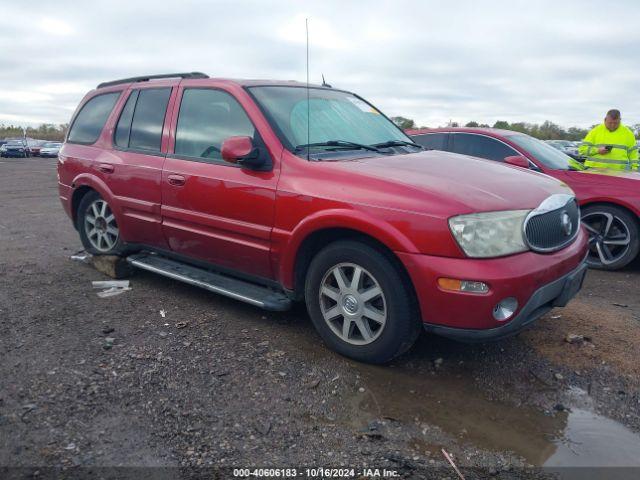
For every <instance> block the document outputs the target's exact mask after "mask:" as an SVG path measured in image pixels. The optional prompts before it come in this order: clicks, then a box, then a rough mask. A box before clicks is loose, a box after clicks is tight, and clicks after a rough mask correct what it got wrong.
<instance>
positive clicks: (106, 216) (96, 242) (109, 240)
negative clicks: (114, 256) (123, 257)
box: [84, 198, 120, 252]
mask: <svg viewBox="0 0 640 480" xmlns="http://www.w3.org/2000/svg"><path fill="white" fill-rule="evenodd" d="M84 229H85V233H86V234H87V238H88V239H89V242H90V243H91V246H93V248H95V249H96V250H98V251H100V252H108V251H110V250H111V249H112V248H113V247H114V246H115V245H116V243H117V242H118V237H119V235H120V232H119V230H118V225H117V223H116V218H115V216H114V215H113V212H112V211H111V208H110V207H109V204H108V203H107V202H105V201H104V200H102V199H100V198H99V199H97V200H95V201H93V202H92V203H91V204H90V205H89V207H88V208H87V210H86V212H85V216H84Z"/></svg>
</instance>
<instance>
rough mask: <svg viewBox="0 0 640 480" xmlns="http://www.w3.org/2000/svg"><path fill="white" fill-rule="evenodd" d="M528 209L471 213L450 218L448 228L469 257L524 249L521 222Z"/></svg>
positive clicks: (495, 255) (483, 256)
mask: <svg viewBox="0 0 640 480" xmlns="http://www.w3.org/2000/svg"><path fill="white" fill-rule="evenodd" d="M529 212H530V210H509V211H506V212H486V213H473V214H470V215H459V216H457V217H451V218H450V219H449V228H450V229H451V232H452V233H453V236H454V237H455V239H456V240H457V242H458V245H460V248H462V250H463V251H464V253H466V254H467V256H469V257H475V258H488V257H501V256H503V255H510V254H512V253H518V252H524V251H526V250H528V247H527V246H526V245H525V243H524V238H523V224H524V220H525V218H526V217H527V215H528V214H529Z"/></svg>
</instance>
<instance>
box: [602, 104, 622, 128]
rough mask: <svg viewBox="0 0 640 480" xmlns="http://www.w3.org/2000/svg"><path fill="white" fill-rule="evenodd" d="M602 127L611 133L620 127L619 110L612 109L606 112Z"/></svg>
mask: <svg viewBox="0 0 640 480" xmlns="http://www.w3.org/2000/svg"><path fill="white" fill-rule="evenodd" d="M604 125H605V126H606V127H607V130H609V131H610V132H613V131H614V130H616V129H617V128H618V127H619V126H620V110H616V109H615V108H612V109H611V110H609V111H608V112H607V116H606V117H604Z"/></svg>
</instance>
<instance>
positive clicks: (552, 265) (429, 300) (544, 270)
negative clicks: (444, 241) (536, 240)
mask: <svg viewBox="0 0 640 480" xmlns="http://www.w3.org/2000/svg"><path fill="white" fill-rule="evenodd" d="M586 248H587V234H586V233H585V231H584V229H583V230H581V232H580V233H579V236H578V238H577V239H576V241H575V242H574V243H572V244H571V245H570V246H569V247H567V248H565V249H563V250H560V251H558V252H555V253H553V254H550V255H539V254H537V253H534V252H524V253H520V254H518V255H512V256H509V257H503V258H493V259H484V260H475V261H470V260H468V259H453V258H443V257H434V256H430V255H416V254H407V253H403V252H397V253H396V254H397V255H398V257H399V258H400V259H401V260H402V263H403V264H404V265H405V267H406V268H407V271H408V272H409V276H410V277H411V279H412V281H413V285H414V287H415V289H416V292H417V294H418V301H419V302H420V310H421V312H422V319H423V321H424V322H427V323H431V324H436V325H446V326H450V327H455V328H468V329H489V328H496V327H500V326H502V325H504V323H505V322H499V321H497V320H495V319H494V318H493V316H492V310H493V308H494V306H495V305H496V304H497V303H498V302H499V301H500V300H502V299H504V298H507V297H515V298H516V299H517V300H518V310H517V311H516V312H515V315H518V313H520V310H521V309H522V307H523V306H524V305H525V304H526V303H527V301H528V300H529V298H530V297H531V295H532V294H533V292H534V291H535V290H537V289H538V288H540V287H542V286H544V285H546V284H548V283H551V282H552V281H553V280H555V279H557V278H559V277H561V276H562V275H564V274H566V273H568V272H570V271H572V270H573V269H575V268H576V265H578V264H580V262H581V261H582V260H583V259H584V257H585V254H586ZM440 277H446V278H459V279H468V280H477V281H481V282H485V283H486V284H488V285H489V288H490V290H489V292H488V293H487V294H473V293H457V292H450V291H445V290H442V289H441V288H439V287H438V285H437V281H438V278H440Z"/></svg>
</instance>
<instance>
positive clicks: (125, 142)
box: [115, 90, 139, 148]
mask: <svg viewBox="0 0 640 480" xmlns="http://www.w3.org/2000/svg"><path fill="white" fill-rule="evenodd" d="M138 91H139V90H134V91H133V92H131V95H129V98H128V99H127V103H126V105H125V106H124V108H123V109H122V113H121V114H120V119H119V120H118V125H116V138H115V141H116V145H118V146H120V147H124V148H127V147H128V146H129V134H130V133H131V119H133V110H134V109H135V107H136V100H137V99H138Z"/></svg>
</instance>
